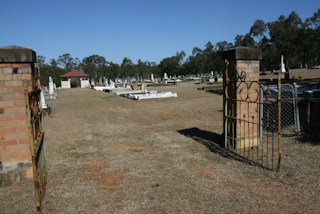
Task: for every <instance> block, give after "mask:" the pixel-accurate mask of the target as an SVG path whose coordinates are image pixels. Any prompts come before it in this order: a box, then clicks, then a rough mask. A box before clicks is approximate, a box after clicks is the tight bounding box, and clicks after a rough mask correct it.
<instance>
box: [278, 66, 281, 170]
mask: <svg viewBox="0 0 320 214" xmlns="http://www.w3.org/2000/svg"><path fill="white" fill-rule="evenodd" d="M281 146H282V145H281V74H280V72H279V74H278V149H279V158H278V169H277V172H280V163H281V154H282V148H281Z"/></svg>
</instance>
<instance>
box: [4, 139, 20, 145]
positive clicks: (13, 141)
mask: <svg viewBox="0 0 320 214" xmlns="http://www.w3.org/2000/svg"><path fill="white" fill-rule="evenodd" d="M17 144H18V141H17V140H0V146H11V145H17Z"/></svg>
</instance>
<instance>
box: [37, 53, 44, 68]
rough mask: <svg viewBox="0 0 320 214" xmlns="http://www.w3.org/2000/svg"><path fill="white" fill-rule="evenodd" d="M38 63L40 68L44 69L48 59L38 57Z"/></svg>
mask: <svg viewBox="0 0 320 214" xmlns="http://www.w3.org/2000/svg"><path fill="white" fill-rule="evenodd" d="M37 62H38V63H39V66H40V67H42V66H44V65H45V64H46V58H45V57H44V56H41V55H38V56H37Z"/></svg>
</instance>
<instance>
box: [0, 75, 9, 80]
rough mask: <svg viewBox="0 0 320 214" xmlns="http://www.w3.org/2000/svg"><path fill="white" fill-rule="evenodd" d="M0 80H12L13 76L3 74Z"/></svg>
mask: <svg viewBox="0 0 320 214" xmlns="http://www.w3.org/2000/svg"><path fill="white" fill-rule="evenodd" d="M0 80H12V74H2V75H0Z"/></svg>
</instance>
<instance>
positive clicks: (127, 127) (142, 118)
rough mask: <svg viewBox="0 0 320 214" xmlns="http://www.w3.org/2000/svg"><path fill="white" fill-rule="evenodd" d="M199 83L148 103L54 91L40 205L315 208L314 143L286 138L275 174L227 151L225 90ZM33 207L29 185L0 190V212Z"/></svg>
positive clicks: (143, 209) (87, 209) (64, 208)
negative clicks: (210, 146)
mask: <svg viewBox="0 0 320 214" xmlns="http://www.w3.org/2000/svg"><path fill="white" fill-rule="evenodd" d="M197 87H199V86H198V85H195V84H193V83H181V84H178V85H177V86H167V87H159V88H156V89H157V90H159V91H173V92H177V93H178V98H169V99H158V100H146V101H133V100H129V99H126V98H122V97H118V96H115V95H113V94H108V93H103V92H98V91H94V90H89V89H71V90H63V91H60V92H59V97H58V100H57V101H55V102H51V103H49V105H50V106H51V107H52V115H51V116H50V117H47V118H46V120H45V129H46V143H47V157H48V168H49V176H48V185H47V191H46V196H45V200H44V202H43V211H44V213H305V212H310V213H317V212H319V210H320V207H319V204H320V199H319V195H320V186H319V178H320V177H319V176H320V175H319V172H320V169H319V160H320V157H319V154H320V148H319V146H318V145H311V144H308V143H295V141H293V140H289V141H288V142H287V144H286V145H285V146H284V158H283V163H284V164H283V169H282V171H281V173H280V174H275V173H273V172H270V171H267V170H263V169H261V168H259V167H255V166H250V165H248V164H246V163H242V162H239V161H236V160H233V159H229V158H226V157H224V156H223V155H221V154H220V153H219V143H220V142H221V136H220V134H221V132H222V96H220V95H218V94H214V93H208V92H205V91H199V90H196V88H197ZM208 139H211V140H209V141H210V143H213V144H215V145H216V148H218V149H217V150H213V151H210V150H209V149H208V148H207V147H206V145H207V143H208ZM34 207H35V203H34V195H33V186H32V183H24V184H20V185H16V186H12V187H2V188H0V213H34Z"/></svg>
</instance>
